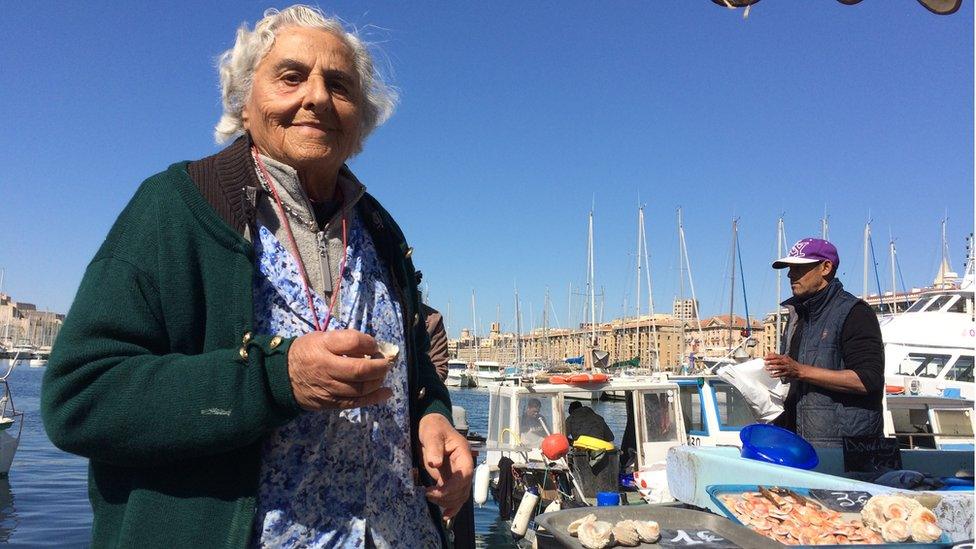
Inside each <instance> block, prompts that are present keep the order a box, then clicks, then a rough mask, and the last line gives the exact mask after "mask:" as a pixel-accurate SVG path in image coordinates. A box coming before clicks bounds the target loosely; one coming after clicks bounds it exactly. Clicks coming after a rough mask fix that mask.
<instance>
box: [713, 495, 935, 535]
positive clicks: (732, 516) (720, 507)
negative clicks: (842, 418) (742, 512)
mask: <svg viewBox="0 0 976 549" xmlns="http://www.w3.org/2000/svg"><path fill="white" fill-rule="evenodd" d="M763 486H769V485H765V484H764V485H763ZM782 488H786V489H788V490H792V491H794V492H796V493H797V494H799V495H801V496H803V497H807V498H810V499H812V500H813V501H816V502H818V503H820V500H819V499H817V498H816V497H813V496H811V495H810V489H809V488H794V487H792V486H783V487H782ZM705 491H706V492H708V495H709V496H710V497H711V498H712V502H714V503H715V506H716V507H718V510H719V511H721V512H722V514H724V515H725V516H727V517H729V520H731V521H733V522H735V523H736V524H738V525H741V524H742V522H741V521H739V518H738V517H736V516H735V513H733V512H732V510H731V509H728V508H726V507H725V503H723V502H722V500H721V499H719V496H720V495H723V494H741V493H742V492H758V491H759V486H758V485H756V484H712V485H710V486H708V487H707V488H706V489H705ZM844 514H851V513H844ZM857 516H858V517H860V516H861V515H860V513H857ZM742 527H743V528H746V527H745V526H742ZM750 531H751V530H750ZM763 537H765V536H763ZM777 545H778V544H777ZM951 546H952V541H950V540H949V535H948V534H946V533H945V532H942V537H941V538H939V540H938V541H935V542H932V543H914V542H912V543H884V544H881V545H867V544H864V545H856V547H878V548H882V547H883V548H884V549H895V548H900V547H904V548H911V549H921V548H928V547H951ZM819 547H852V545H821V546H819Z"/></svg>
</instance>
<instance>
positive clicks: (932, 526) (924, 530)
mask: <svg viewBox="0 0 976 549" xmlns="http://www.w3.org/2000/svg"><path fill="white" fill-rule="evenodd" d="M908 529H909V531H910V532H911V534H912V538H913V539H914V540H915V541H918V542H922V543H928V542H931V541H935V540H937V539H939V538H941V537H942V528H939V523H938V520H937V519H936V518H935V513H933V512H932V511H929V510H928V509H926V508H924V507H922V508H920V509H916V510H915V511H913V512H912V514H911V515H909V517H908Z"/></svg>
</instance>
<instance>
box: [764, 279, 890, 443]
mask: <svg viewBox="0 0 976 549" xmlns="http://www.w3.org/2000/svg"><path fill="white" fill-rule="evenodd" d="M857 302H858V299H857V298H856V297H854V296H853V295H851V294H850V293H848V292H846V291H844V286H843V285H842V284H841V283H840V281H839V280H837V279H834V280H832V281H831V282H830V283H829V284H828V285H827V287H826V288H825V289H824V290H823V291H822V292H821V293H819V294H817V295H815V296H813V297H811V298H810V299H808V300H806V301H805V302H800V303H797V302H796V300H795V298H794V299H789V300H787V301H785V302H784V303H783V304H784V305H786V307H787V308H788V309H789V310H790V319H789V323H788V324H787V326H786V337H785V338H783V340H782V348H781V350H780V352H781V353H782V354H786V353H787V351H788V350H789V342H790V341H791V339H792V338H793V333H794V332H795V330H796V325H797V320H798V319H799V317H802V318H803V324H802V326H801V331H800V345H799V348H798V350H797V356H795V357H793V359H794V360H796V361H797V362H799V363H800V364H812V365H814V366H816V367H818V368H827V369H829V370H843V369H844V355H843V350H842V349H841V348H840V338H841V330H842V329H843V327H844V321H845V320H847V315H848V314H849V313H850V312H851V308H852V307H854V305H855V304H856V303H857ZM794 383H797V385H798V386H797V387H796V388H795V389H794V390H795V391H796V432H797V434H799V435H800V436H802V437H803V438H805V439H806V440H808V441H809V442H810V444H813V445H814V446H840V445H841V442H842V437H844V436H856V435H881V434H882V419H881V412H879V411H877V410H870V409H867V408H863V407H861V406H858V405H857V402H856V399H855V398H848V397H847V395H845V394H843V393H838V392H835V391H830V390H828V389H825V388H823V387H818V386H816V385H811V384H809V383H799V382H794Z"/></svg>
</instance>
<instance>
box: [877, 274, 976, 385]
mask: <svg viewBox="0 0 976 549" xmlns="http://www.w3.org/2000/svg"><path fill="white" fill-rule="evenodd" d="M973 269H974V260H973V257H972V256H970V258H969V261H968V262H967V265H966V275H965V277H964V278H963V281H962V283H961V284H960V285H959V287H958V288H953V289H945V290H933V291H931V292H928V293H925V294H923V295H922V297H921V298H919V299H918V301H916V302H915V303H914V304H913V305H912V306H911V307H909V308H908V310H907V311H905V312H904V313H900V314H898V315H895V316H892V317H886V318H884V319H882V324H881V336H882V339H883V340H884V345H885V383H886V384H887V385H889V386H892V387H890V388H892V389H895V388H896V387H901V388H904V389H905V392H906V393H907V394H923V395H925V394H928V395H932V394H936V395H942V394H944V393H945V391H946V390H947V389H949V390H953V389H954V390H956V391H957V392H958V396H961V397H963V398H968V399H974V398H976V389H974V383H973V362H974V351H973V349H974V346H976V320H974V319H976V308H974V305H973V290H974V288H976V275H974V271H973ZM950 392H951V391H950Z"/></svg>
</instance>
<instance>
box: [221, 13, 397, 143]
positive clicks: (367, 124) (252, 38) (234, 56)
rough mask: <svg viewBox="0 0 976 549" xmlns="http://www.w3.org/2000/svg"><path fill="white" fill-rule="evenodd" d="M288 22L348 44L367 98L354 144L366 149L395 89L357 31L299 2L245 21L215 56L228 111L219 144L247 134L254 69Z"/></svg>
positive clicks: (394, 99) (394, 96) (393, 102)
mask: <svg viewBox="0 0 976 549" xmlns="http://www.w3.org/2000/svg"><path fill="white" fill-rule="evenodd" d="M285 27H310V28H315V29H322V30H325V31H327V32H330V33H332V34H334V35H335V36H337V37H339V38H340V39H341V40H342V41H343V42H344V43H345V44H346V46H348V47H349V50H350V51H351V52H352V58H353V64H354V66H355V68H356V71H357V72H358V73H359V85H360V87H361V92H362V93H361V95H360V97H363V98H364V102H363V105H362V106H361V109H360V112H361V120H360V124H361V131H360V140H359V143H358V144H357V147H356V151H357V152H358V151H360V150H362V145H363V142H364V141H365V140H366V137H367V136H368V135H369V134H370V132H372V131H373V130H374V129H376V128H377V127H379V126H380V125H381V124H383V122H386V120H387V119H389V118H390V116H391V115H392V114H393V110H394V108H395V107H396V103H397V99H398V97H397V93H396V90H394V89H393V88H391V87H389V86H387V85H386V83H385V82H384V81H383V78H382V77H381V76H380V74H379V73H378V72H377V71H376V68H375V66H374V64H373V56H372V55H371V54H370V52H369V49H368V47H367V45H366V43H365V42H363V41H362V40H361V39H360V38H359V36H357V35H356V34H355V32H350V31H347V30H346V29H345V28H344V27H343V24H342V21H340V20H339V19H337V18H335V17H328V16H326V15H325V14H324V13H322V10H320V9H318V8H314V7H310V6H305V5H301V4H296V5H294V6H291V7H288V8H285V9H283V10H280V11H279V10H277V9H274V8H271V9H268V10H266V11H265V12H264V18H262V19H261V20H260V21H258V22H257V24H255V25H254V30H248V28H247V23H244V24H243V25H241V27H240V28H239V29H237V40H236V42H235V43H234V47H233V48H231V49H229V50H227V51H225V52H224V53H222V54H221V55H220V57H218V58H217V66H218V68H219V70H220V96H221V100H222V102H223V106H224V112H223V113H222V114H221V116H220V121H218V122H217V126H216V127H215V128H214V138H215V139H216V140H217V142H218V143H224V142H226V141H228V140H230V139H232V138H234V137H236V136H238V135H240V134H242V133H244V120H243V118H242V112H243V110H244V104H245V103H247V100H248V98H249V97H250V95H251V86H252V84H253V83H254V71H255V70H256V69H257V66H258V63H260V62H261V60H262V59H264V56H265V55H267V53H268V52H269V51H271V47H272V46H273V45H274V40H275V35H276V34H277V32H278V31H279V30H280V29H282V28H285Z"/></svg>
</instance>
